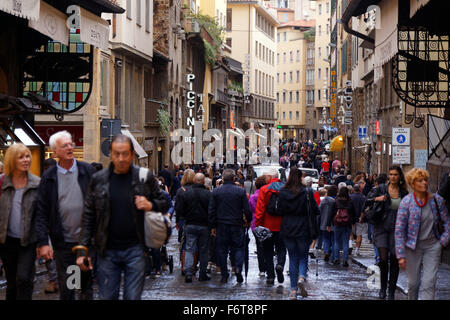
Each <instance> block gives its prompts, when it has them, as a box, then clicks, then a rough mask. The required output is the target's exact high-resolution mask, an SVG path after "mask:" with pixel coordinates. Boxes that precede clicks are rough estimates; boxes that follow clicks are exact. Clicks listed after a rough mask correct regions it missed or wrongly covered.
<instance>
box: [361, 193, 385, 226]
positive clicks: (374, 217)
mask: <svg viewBox="0 0 450 320" xmlns="http://www.w3.org/2000/svg"><path fill="white" fill-rule="evenodd" d="M383 189H384V188H383ZM383 191H385V192H383V194H382V195H386V194H387V190H383ZM385 206H386V201H375V202H374V204H373V205H372V208H371V209H370V210H369V211H368V212H367V215H366V219H367V222H368V223H370V224H373V225H377V224H380V223H381V222H383V220H384V219H385V218H386V210H385V209H386V207H385Z"/></svg>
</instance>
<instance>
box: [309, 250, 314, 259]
mask: <svg viewBox="0 0 450 320" xmlns="http://www.w3.org/2000/svg"><path fill="white" fill-rule="evenodd" d="M309 256H310V257H311V259H315V258H316V256H315V255H314V252H312V251H310V252H309Z"/></svg>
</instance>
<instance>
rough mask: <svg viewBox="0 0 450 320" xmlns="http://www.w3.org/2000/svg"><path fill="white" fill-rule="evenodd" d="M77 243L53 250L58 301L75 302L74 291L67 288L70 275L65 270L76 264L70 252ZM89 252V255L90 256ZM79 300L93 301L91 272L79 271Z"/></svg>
mask: <svg viewBox="0 0 450 320" xmlns="http://www.w3.org/2000/svg"><path fill="white" fill-rule="evenodd" d="M77 244H78V243H70V242H65V243H64V244H63V245H62V246H61V247H58V248H55V249H54V257H55V262H56V271H57V274H58V287H59V298H60V300H75V290H74V289H69V288H68V287H67V279H68V277H70V276H71V274H67V268H68V267H69V266H71V265H76V264H77V256H76V254H74V253H73V252H72V248H73V247H74V246H76V245H77ZM91 253H92V252H91V251H90V253H89V255H91ZM79 299H80V300H93V289H92V272H90V271H88V272H83V271H81V291H80V297H79Z"/></svg>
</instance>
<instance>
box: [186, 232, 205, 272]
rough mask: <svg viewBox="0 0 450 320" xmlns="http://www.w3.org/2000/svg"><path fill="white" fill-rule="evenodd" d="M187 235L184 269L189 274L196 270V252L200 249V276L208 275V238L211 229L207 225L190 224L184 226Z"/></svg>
mask: <svg viewBox="0 0 450 320" xmlns="http://www.w3.org/2000/svg"><path fill="white" fill-rule="evenodd" d="M184 234H185V236H186V256H185V259H186V261H185V265H184V270H185V271H186V275H187V276H192V274H193V272H194V254H195V252H197V251H198V256H199V260H200V273H199V274H200V276H206V268H207V267H208V240H209V229H208V227H207V226H197V225H193V224H188V225H186V226H185V227H184Z"/></svg>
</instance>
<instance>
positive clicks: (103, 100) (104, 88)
mask: <svg viewBox="0 0 450 320" xmlns="http://www.w3.org/2000/svg"><path fill="white" fill-rule="evenodd" d="M100 105H101V106H109V61H108V60H107V59H102V60H101V62H100Z"/></svg>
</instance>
